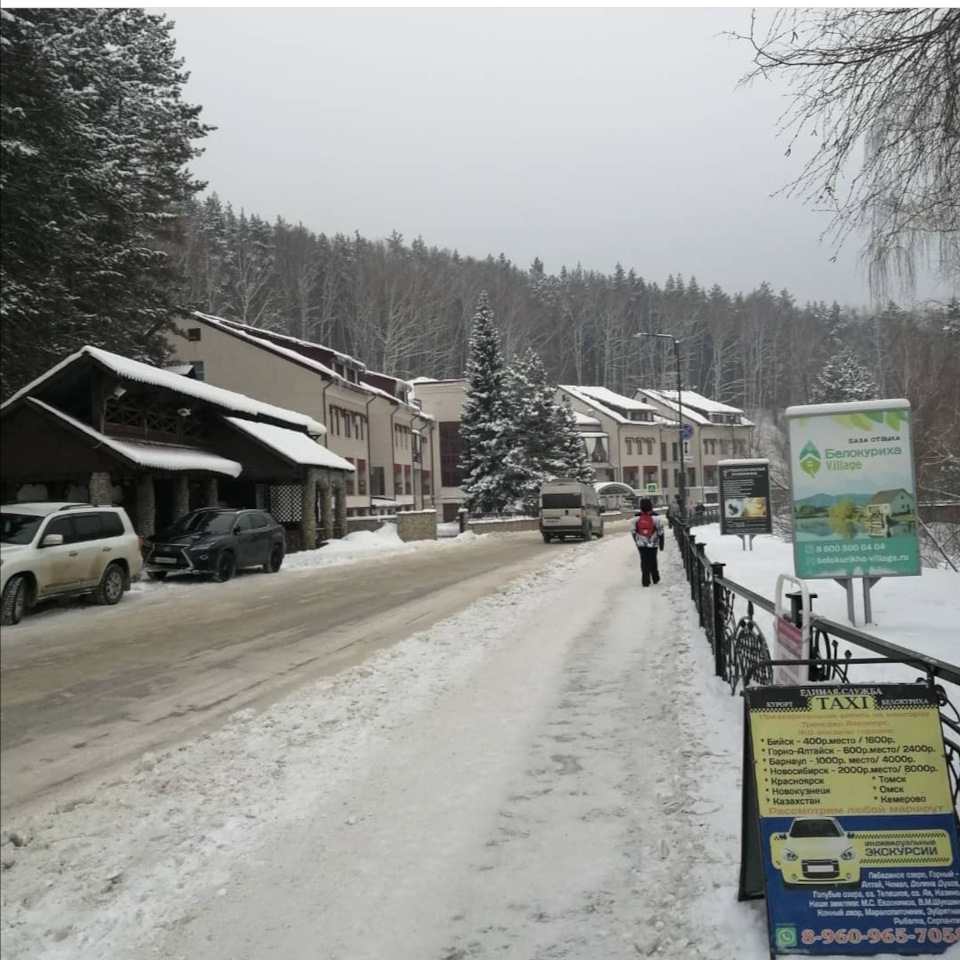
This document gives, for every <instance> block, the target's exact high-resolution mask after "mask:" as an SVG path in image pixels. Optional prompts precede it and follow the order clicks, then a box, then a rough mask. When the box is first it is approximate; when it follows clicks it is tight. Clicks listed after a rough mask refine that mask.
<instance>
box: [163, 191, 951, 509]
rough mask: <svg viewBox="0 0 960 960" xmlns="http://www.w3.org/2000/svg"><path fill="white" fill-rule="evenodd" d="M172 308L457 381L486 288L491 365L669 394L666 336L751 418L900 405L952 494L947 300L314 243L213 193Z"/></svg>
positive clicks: (379, 365) (697, 385) (671, 376)
mask: <svg viewBox="0 0 960 960" xmlns="http://www.w3.org/2000/svg"><path fill="white" fill-rule="evenodd" d="M178 241H179V242H178V244H177V245H176V246H175V247H172V248H171V250H170V253H171V255H172V256H173V257H174V258H175V260H176V262H177V268H178V270H177V272H178V274H179V276H180V277H181V283H182V289H181V291H180V295H179V298H178V299H180V301H181V302H182V303H184V304H185V305H188V306H190V307H192V308H194V309H198V310H201V311H203V312H207V313H213V314H216V315H219V316H226V317H229V318H231V319H235V320H239V321H241V322H243V323H248V324H251V325H253V326H258V327H263V328H265V329H271V330H277V331H280V332H283V333H287V334H290V335H292V336H296V337H301V338H303V339H306V340H314V341H317V342H321V343H325V344H327V345H329V346H332V347H334V348H336V349H337V350H341V351H343V352H345V353H349V354H351V355H353V356H356V357H357V358H359V359H360V360H362V361H363V362H364V363H366V364H367V365H368V366H369V367H371V368H373V369H378V370H382V371H384V372H386V373H390V374H393V375H396V376H401V377H415V376H431V377H438V378H443V377H461V376H463V373H464V368H465V364H466V360H467V352H468V342H469V333H470V324H471V320H472V318H473V315H474V312H475V309H476V305H477V301H478V299H479V296H480V294H481V292H482V291H487V293H488V295H489V300H490V305H491V307H492V309H493V311H494V314H495V316H496V319H497V324H498V327H499V330H500V336H501V339H502V344H503V350H504V354H505V356H506V357H508V358H510V357H511V356H513V355H514V354H518V353H521V352H523V351H524V350H525V349H526V348H527V347H532V348H533V349H534V350H535V351H536V352H537V353H538V354H539V356H540V358H541V360H542V361H543V364H544V366H545V368H546V370H547V374H548V376H549V377H550V378H551V380H552V381H553V382H555V383H574V384H600V385H603V386H606V387H609V388H610V389H612V390H615V391H617V392H620V393H626V394H628V395H630V394H632V393H633V390H634V388H635V387H636V386H638V385H640V384H644V385H647V386H655V387H662V388H666V389H671V388H673V386H674V385H675V383H676V365H675V359H674V350H673V346H672V344H671V343H670V342H669V341H666V340H659V341H656V340H646V339H639V338H638V337H637V334H638V333H641V332H657V333H668V334H671V335H673V336H675V337H677V338H678V339H679V340H680V363H681V377H682V382H683V385H684V387H685V388H686V389H695V390H699V391H700V392H702V393H704V394H706V395H708V396H710V397H713V398H714V399H717V400H720V401H723V402H726V403H731V404H733V405H734V406H738V407H741V408H743V409H745V410H747V411H750V412H752V413H754V414H756V413H758V412H759V411H768V412H771V413H774V414H775V413H776V412H777V411H782V410H783V408H784V407H786V406H788V405H790V404H793V403H807V402H812V401H824V400H843V399H866V398H868V397H870V396H876V397H900V396H903V397H906V398H908V399H909V400H910V401H911V404H912V405H913V407H914V409H915V411H916V418H915V423H916V431H917V433H916V435H917V436H918V459H919V460H920V461H921V463H922V465H923V469H922V471H921V472H922V473H923V476H924V479H925V483H926V485H927V486H928V488H929V492H930V493H931V494H932V493H934V491H935V490H938V489H939V490H944V491H945V490H947V489H951V490H954V491H955V492H956V493H960V477H958V476H957V475H958V474H960V463H958V454H960V305H958V304H957V302H956V301H953V302H951V303H949V304H931V305H928V306H925V307H918V308H914V309H909V310H906V309H902V308H900V307H899V306H897V305H896V304H895V303H892V302H889V303H888V304H887V305H886V307H885V308H884V309H882V310H876V311H869V310H853V309H844V308H842V307H841V306H839V305H838V304H836V303H833V304H829V305H828V304H826V303H822V302H820V303H806V304H803V305H799V304H798V303H796V301H795V300H794V298H793V297H792V296H791V295H790V293H789V291H787V290H781V291H779V292H775V291H773V290H772V289H771V288H770V287H769V286H768V285H767V284H766V283H761V284H760V285H759V287H757V288H756V289H754V290H751V291H749V292H748V293H743V292H740V291H737V292H732V293H731V292H728V291H725V290H723V289H721V288H720V287H719V286H717V285H713V286H712V287H711V288H709V289H706V288H704V287H702V286H701V285H700V284H699V283H698V282H697V280H696V279H695V278H694V277H690V278H688V279H685V278H684V277H682V276H680V275H676V276H669V277H667V278H666V280H665V281H664V282H663V283H662V285H660V284H659V283H657V282H656V281H655V280H647V279H644V278H643V277H641V276H639V275H638V274H637V273H636V272H635V271H634V270H632V269H631V270H624V268H623V267H622V266H620V265H619V264H618V265H616V266H615V268H614V270H613V272H612V273H609V274H605V273H600V272H597V271H588V270H583V269H582V268H581V267H579V266H576V267H573V268H566V267H564V268H563V269H561V270H560V272H559V273H557V274H549V273H547V272H546V271H545V270H544V268H543V264H542V263H540V262H539V261H536V260H535V261H534V263H533V264H531V265H530V266H529V267H528V268H525V269H524V268H522V267H519V266H517V265H515V264H513V263H511V262H510V260H508V259H507V258H506V257H505V256H503V255H502V254H501V255H500V256H499V257H494V256H492V255H491V256H488V257H487V258H485V259H483V260H479V259H475V258H471V257H463V256H461V255H460V254H458V253H457V251H456V250H449V249H438V248H437V247H428V246H427V245H426V244H425V243H424V242H423V241H422V240H421V239H419V238H417V239H415V240H413V241H412V242H411V243H406V242H405V241H404V239H403V237H402V236H401V235H400V234H399V233H396V232H395V233H394V234H393V235H392V236H391V237H390V238H389V239H386V240H370V239H366V238H364V237H362V236H360V235H359V234H355V235H354V236H353V237H348V236H345V235H343V234H335V235H333V236H327V235H325V234H323V233H315V232H313V231H311V230H309V229H308V228H307V227H305V226H304V225H302V224H297V225H292V224H289V223H286V222H284V221H283V220H280V219H278V220H276V221H275V222H273V223H271V222H269V221H267V220H265V219H263V218H261V217H260V216H258V215H256V214H250V215H248V214H246V213H244V212H241V213H239V214H238V213H237V212H236V211H234V209H233V208H232V207H231V206H230V204H224V203H222V202H221V201H220V199H219V198H218V197H217V196H216V195H212V196H210V197H207V198H206V199H204V200H199V201H191V202H189V203H187V204H186V205H185V206H184V209H183V212H182V216H181V218H180V230H179V235H178Z"/></svg>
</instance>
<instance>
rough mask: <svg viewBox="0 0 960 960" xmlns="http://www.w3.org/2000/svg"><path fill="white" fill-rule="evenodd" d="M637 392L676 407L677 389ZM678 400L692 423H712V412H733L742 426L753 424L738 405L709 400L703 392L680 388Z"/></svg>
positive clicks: (684, 414)
mask: <svg viewBox="0 0 960 960" xmlns="http://www.w3.org/2000/svg"><path fill="white" fill-rule="evenodd" d="M637 393H639V394H642V395H643V396H645V397H648V398H649V399H651V400H656V401H658V402H659V403H662V404H663V405H664V406H665V407H668V408H669V409H671V410H676V409H677V391H676V390H647V389H640V390H638V391H637ZM680 400H681V402H682V405H683V417H684V419H685V420H686V419H687V417H688V415H689V418H690V420H692V421H693V422H694V423H713V421H712V420H711V419H710V414H712V413H726V414H734V415H737V416H739V417H740V418H741V421H740V422H741V423H742V424H743V425H744V426H753V424H752V423H751V422H750V421H749V420H747V419H746V418H745V417H744V416H743V411H742V410H741V409H740V408H739V407H731V406H730V405H729V404H726V403H720V402H719V401H717V400H711V399H710V398H709V397H705V396H703V394H700V393H696V392H695V391H693V390H681V391H680Z"/></svg>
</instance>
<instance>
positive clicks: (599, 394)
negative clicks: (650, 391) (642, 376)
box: [577, 387, 654, 413]
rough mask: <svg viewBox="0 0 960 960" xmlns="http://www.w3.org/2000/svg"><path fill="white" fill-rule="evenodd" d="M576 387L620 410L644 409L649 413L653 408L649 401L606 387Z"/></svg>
mask: <svg viewBox="0 0 960 960" xmlns="http://www.w3.org/2000/svg"><path fill="white" fill-rule="evenodd" d="M577 389H578V390H579V391H580V392H581V393H585V394H586V395H587V396H588V397H593V398H594V400H599V401H600V402H601V403H603V404H606V405H608V406H613V407H619V408H620V409H621V410H646V411H648V412H650V413H652V412H653V410H654V408H653V407H652V406H651V405H650V404H649V403H644V401H642V400H636V399H633V398H632V397H625V396H623V395H622V394H619V393H614V392H613V391H612V390H608V389H607V388H606V387H578V388H577Z"/></svg>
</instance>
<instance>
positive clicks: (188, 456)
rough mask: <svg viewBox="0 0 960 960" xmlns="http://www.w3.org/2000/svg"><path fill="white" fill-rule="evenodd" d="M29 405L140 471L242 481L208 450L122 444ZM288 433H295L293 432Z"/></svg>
mask: <svg viewBox="0 0 960 960" xmlns="http://www.w3.org/2000/svg"><path fill="white" fill-rule="evenodd" d="M27 403H28V404H29V405H31V406H34V407H37V408H38V409H40V410H43V411H44V412H45V413H48V414H50V415H51V416H53V417H56V418H57V419H58V420H60V421H62V422H63V423H66V424H67V425H68V426H71V427H73V429H74V430H77V431H78V432H79V433H83V434H86V436H88V437H90V438H91V439H92V440H96V441H97V443H98V444H101V445H102V446H104V447H107V448H108V449H109V450H112V451H113V452H114V453H117V454H119V455H120V456H121V457H123V458H124V459H125V460H129V461H130V463H134V464H136V465H137V466H138V467H147V468H149V469H152V470H173V471H178V472H179V471H183V470H203V471H207V472H209V473H222V474H223V475H224V476H227V477H239V476H240V472H241V470H242V467H241V466H240V464H239V463H237V462H236V460H227V459H226V457H220V456H218V455H217V454H215V453H209V452H208V451H206V450H198V449H196V448H195V447H181V446H176V445H174V444H169V443H148V442H146V441H141V440H118V439H116V438H115V437H108V436H107V435H106V434H103V433H100V431H99V430H94V429H93V427H91V426H88V425H87V424H85V423H81V421H79V420H76V419H74V418H73V417H71V416H69V415H68V414H66V413H64V412H63V411H62V410H57V409H56V407H51V406H50V404H48V403H44V402H43V401H42V400H38V399H37V398H36V397H29V398H28V399H27ZM274 429H278V428H274ZM285 432H287V433H292V432H293V431H285ZM300 436H302V437H303V438H304V439H307V436H306V434H300Z"/></svg>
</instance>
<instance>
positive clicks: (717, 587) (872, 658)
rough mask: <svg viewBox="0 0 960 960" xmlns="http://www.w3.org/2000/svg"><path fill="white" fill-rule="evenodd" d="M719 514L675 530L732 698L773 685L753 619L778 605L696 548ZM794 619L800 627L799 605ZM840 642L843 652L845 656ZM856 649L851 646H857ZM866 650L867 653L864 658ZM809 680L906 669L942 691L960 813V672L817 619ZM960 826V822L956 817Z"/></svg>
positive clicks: (855, 678) (852, 679) (858, 679)
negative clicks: (699, 533) (700, 532)
mask: <svg viewBox="0 0 960 960" xmlns="http://www.w3.org/2000/svg"><path fill="white" fill-rule="evenodd" d="M718 521H719V513H718V511H716V510H712V509H710V508H708V509H707V510H705V511H704V512H703V513H702V514H699V515H693V516H691V517H689V518H688V520H687V521H686V522H685V523H674V524H673V530H674V534H675V535H676V538H677V544H678V545H679V547H680V555H681V557H682V558H683V567H684V571H685V572H686V577H687V582H688V583H689V585H690V597H691V599H692V600H693V603H694V606H695V607H696V609H697V614H698V617H699V620H700V626H701V627H702V628H703V630H704V633H705V634H706V637H707V641H708V642H709V644H710V650H711V653H712V655H713V661H714V668H715V672H716V675H717V676H718V677H721V678H722V679H723V680H725V681H726V682H727V683H728V684H729V686H730V692H731V694H735V693H736V692H737V690H738V688H739V689H741V690H742V689H743V687H745V686H748V685H750V684H769V683H772V682H773V664H774V661H773V660H772V659H771V656H770V645H769V644H768V642H767V638H766V636H765V635H764V632H763V629H762V628H761V626H760V624H758V623H757V620H756V617H755V614H756V612H757V611H758V610H762V611H764V612H766V613H768V614H770V616H774V613H775V608H774V602H773V601H772V600H768V599H767V598H766V597H763V596H761V595H760V594H758V593H755V592H754V591H752V590H750V589H749V588H747V587H744V586H742V585H741V584H739V583H736V582H735V581H733V580H730V579H729V578H728V577H726V576H724V564H722V563H714V562H711V560H710V559H709V558H708V557H707V555H706V552H705V545H704V544H702V543H697V538H696V535H695V532H694V531H695V528H696V527H697V526H698V525H699V524H701V523H716V522H718ZM794 606H795V609H794V611H793V614H792V616H793V619H794V621H795V622H797V624H798V625H800V624H799V619H800V616H801V615H800V612H799V604H795V605H794ZM841 645H844V648H843V650H842V652H841ZM851 648H852V649H851ZM861 651H864V652H865V653H866V654H867V655H866V656H862V655H860V652H861ZM804 663H805V664H806V666H807V670H808V679H809V681H810V682H834V683H863V682H875V678H872V680H868V679H866V677H867V676H868V675H869V672H870V665H873V666H874V667H876V666H877V665H878V664H903V665H906V666H908V667H910V668H911V669H914V670H916V671H917V672H918V674H919V676H917V677H916V680H917V682H918V683H925V684H927V685H928V686H930V687H931V688H932V689H933V690H934V692H935V693H936V696H937V700H938V702H939V704H940V720H941V723H942V726H943V738H944V744H945V747H946V756H947V767H948V771H949V775H950V789H951V793H952V796H953V806H954V810H955V811H956V809H957V802H958V797H960V713H958V711H957V706H956V705H957V704H960V668H957V667H956V666H954V665H952V664H949V663H946V662H944V661H942V660H937V659H935V658H933V657H928V656H926V655H925V654H922V653H917V652H916V651H914V650H908V649H906V648H905V647H901V646H898V645H897V644H894V643H890V642H888V641H886V640H882V639H881V638H879V637H876V636H873V635H872V634H868V633H865V632H864V631H862V630H858V629H857V628H856V627H850V626H846V625H844V624H841V623H836V622H834V621H833V620H828V619H827V618H826V617H820V616H817V615H816V614H814V615H813V616H812V617H811V622H810V659H809V661H804ZM958 823H960V817H958Z"/></svg>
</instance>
